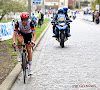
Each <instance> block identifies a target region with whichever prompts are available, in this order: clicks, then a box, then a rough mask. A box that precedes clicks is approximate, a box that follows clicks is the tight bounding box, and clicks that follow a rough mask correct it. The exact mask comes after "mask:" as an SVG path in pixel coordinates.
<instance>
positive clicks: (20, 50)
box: [17, 35, 23, 61]
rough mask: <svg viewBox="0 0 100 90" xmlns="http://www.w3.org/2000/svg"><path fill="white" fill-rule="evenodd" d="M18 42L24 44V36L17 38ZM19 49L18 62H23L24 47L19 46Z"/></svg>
mask: <svg viewBox="0 0 100 90" xmlns="http://www.w3.org/2000/svg"><path fill="white" fill-rule="evenodd" d="M17 41H18V44H22V42H23V36H22V35H18V36H17ZM18 49H19V55H18V58H17V59H18V61H21V57H22V46H19V45H18Z"/></svg>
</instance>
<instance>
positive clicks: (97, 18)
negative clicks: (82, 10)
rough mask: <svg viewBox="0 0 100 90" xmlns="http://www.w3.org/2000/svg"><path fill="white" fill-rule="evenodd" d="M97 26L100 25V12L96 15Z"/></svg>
mask: <svg viewBox="0 0 100 90" xmlns="http://www.w3.org/2000/svg"><path fill="white" fill-rule="evenodd" d="M96 24H99V12H97V13H96Z"/></svg>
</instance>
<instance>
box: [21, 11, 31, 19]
mask: <svg viewBox="0 0 100 90" xmlns="http://www.w3.org/2000/svg"><path fill="white" fill-rule="evenodd" d="M20 17H21V18H22V19H28V18H29V15H28V13H25V12H22V14H21V15H20Z"/></svg>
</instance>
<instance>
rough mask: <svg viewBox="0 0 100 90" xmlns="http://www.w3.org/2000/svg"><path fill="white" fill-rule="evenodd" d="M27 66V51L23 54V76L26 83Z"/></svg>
mask: <svg viewBox="0 0 100 90" xmlns="http://www.w3.org/2000/svg"><path fill="white" fill-rule="evenodd" d="M26 66H27V60H26V55H25V53H23V54H22V69H23V78H24V84H25V83H26Z"/></svg>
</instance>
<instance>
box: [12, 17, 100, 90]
mask: <svg viewBox="0 0 100 90" xmlns="http://www.w3.org/2000/svg"><path fill="white" fill-rule="evenodd" d="M71 35H72V36H71V37H70V38H69V40H68V41H67V42H65V47H64V48H61V47H60V45H59V43H58V42H57V41H56V40H55V38H52V27H51V26H50V28H49V29H48V31H47V33H46V34H45V36H44V37H43V39H42V40H41V42H40V44H39V45H38V47H37V48H36V50H35V51H34V55H33V56H34V58H33V63H34V67H33V72H34V75H33V76H32V77H28V78H27V83H26V84H25V85H24V84H23V77H22V73H21V74H20V76H19V77H18V80H17V81H16V83H15V84H14V86H13V87H12V89H11V90H100V26H98V25H91V24H88V23H87V22H84V21H81V20H79V19H76V20H75V21H73V22H72V23H71ZM75 87H76V88H75ZM96 87H98V88H96Z"/></svg>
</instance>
